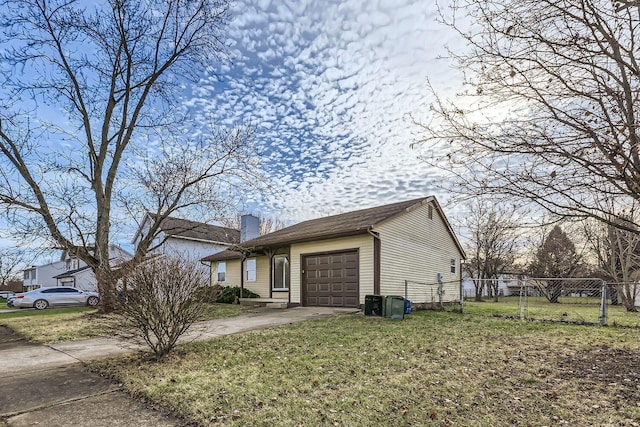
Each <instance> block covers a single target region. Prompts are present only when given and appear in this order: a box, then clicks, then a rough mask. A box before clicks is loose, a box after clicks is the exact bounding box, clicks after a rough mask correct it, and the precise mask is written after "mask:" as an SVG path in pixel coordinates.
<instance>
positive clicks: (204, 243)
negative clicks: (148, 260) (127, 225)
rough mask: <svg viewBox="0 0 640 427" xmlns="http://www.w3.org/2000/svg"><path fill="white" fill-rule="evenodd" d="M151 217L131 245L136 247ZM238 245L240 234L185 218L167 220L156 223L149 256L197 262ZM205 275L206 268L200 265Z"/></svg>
mask: <svg viewBox="0 0 640 427" xmlns="http://www.w3.org/2000/svg"><path fill="white" fill-rule="evenodd" d="M153 219H154V216H153V215H152V214H147V216H145V218H144V220H143V221H142V224H140V227H139V228H138V231H137V232H136V234H135V236H134V238H133V241H132V243H133V245H134V246H135V247H136V248H137V247H138V244H140V240H141V239H142V237H143V235H145V234H146V233H148V231H149V228H150V227H151V222H152V221H153ZM239 242H240V231H239V230H234V229H232V228H226V227H220V226H217V225H211V224H205V223H202V222H197V221H190V220H187V219H181V218H173V217H168V218H166V219H165V220H164V221H162V223H161V224H160V232H159V233H158V235H157V236H156V237H155V239H154V242H153V244H152V247H153V246H157V248H155V249H154V250H152V251H151V252H150V254H163V255H167V256H173V257H180V258H184V259H189V260H194V261H196V262H199V260H200V259H201V258H202V257H204V256H207V255H210V254H213V253H217V252H220V251H224V250H225V249H228V248H230V247H231V246H233V245H235V244H238V243H239ZM203 269H205V270H206V273H207V274H208V273H209V271H208V269H207V267H205V266H203Z"/></svg>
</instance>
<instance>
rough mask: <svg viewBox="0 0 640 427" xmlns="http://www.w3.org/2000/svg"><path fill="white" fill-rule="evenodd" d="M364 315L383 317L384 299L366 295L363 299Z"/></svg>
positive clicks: (378, 296)
mask: <svg viewBox="0 0 640 427" xmlns="http://www.w3.org/2000/svg"><path fill="white" fill-rule="evenodd" d="M364 315H365V316H383V315H384V298H383V297H382V295H366V296H365V297H364Z"/></svg>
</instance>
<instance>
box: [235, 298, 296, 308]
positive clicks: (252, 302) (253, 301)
mask: <svg viewBox="0 0 640 427" xmlns="http://www.w3.org/2000/svg"><path fill="white" fill-rule="evenodd" d="M288 303H289V299H288V298H240V304H241V305H248V306H262V307H272V308H287V305H288ZM271 304H273V305H271ZM282 304H284V306H283V307H282V306H281V305H282Z"/></svg>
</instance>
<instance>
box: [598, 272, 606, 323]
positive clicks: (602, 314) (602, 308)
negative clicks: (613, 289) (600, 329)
mask: <svg viewBox="0 0 640 427" xmlns="http://www.w3.org/2000/svg"><path fill="white" fill-rule="evenodd" d="M606 325H607V283H606V282H602V299H601V301H600V326H606Z"/></svg>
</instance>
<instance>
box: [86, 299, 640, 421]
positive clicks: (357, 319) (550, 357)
mask: <svg viewBox="0 0 640 427" xmlns="http://www.w3.org/2000/svg"><path fill="white" fill-rule="evenodd" d="M92 366H93V368H94V369H97V370H100V371H101V372H103V373H104V374H107V375H113V376H114V377H115V378H116V379H117V380H118V381H119V382H122V383H123V384H124V385H125V386H126V387H127V388H128V389H129V390H130V391H131V392H132V393H133V394H135V395H140V396H145V397H146V398H148V399H150V400H151V401H152V402H155V403H156V404H159V405H161V406H163V407H164V408H165V409H167V410H173V411H175V412H176V413H178V414H181V415H183V416H184V417H185V418H186V419H187V420H189V421H193V422H195V423H197V424H200V425H218V424H222V425H237V426H242V425H252V426H280V425H283V426H303V425H304V426H320V425H341V426H366V425H376V426H400V425H428V426H441V427H442V426H455V425H457V426H488V425H493V426H507V425H521V426H543V425H598V426H614V425H615V426H636V425H637V424H634V423H636V422H637V420H638V419H640V389H639V386H638V384H639V381H640V331H638V330H635V329H618V328H609V327H605V328H603V327H593V326H578V325H567V324H546V323H537V322H519V321H514V320H507V319H501V318H495V317H491V316H482V315H476V314H465V315H460V314H456V313H445V312H418V313H412V314H411V315H409V316H408V318H407V319H406V320H405V321H391V320H387V319H381V318H377V317H364V316H362V315H343V316H338V317H333V318H330V319H323V320H316V321H309V322H304V323H299V324H294V325H288V326H282V327H278V328H273V329H267V330H259V331H252V332H248V333H244V334H238V335H229V336H225V337H222V338H219V339H214V340H210V341H203V342H193V343H189V344H185V345H183V346H180V347H179V348H178V351H177V352H176V353H175V354H172V355H170V356H169V357H168V358H167V359H166V360H165V361H163V362H152V361H150V360H149V359H147V358H146V357H145V356H143V355H130V356H126V357H123V358H119V359H112V360H106V361H99V362H96V363H94V364H93V365H92Z"/></svg>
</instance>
